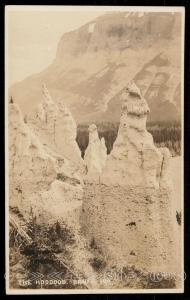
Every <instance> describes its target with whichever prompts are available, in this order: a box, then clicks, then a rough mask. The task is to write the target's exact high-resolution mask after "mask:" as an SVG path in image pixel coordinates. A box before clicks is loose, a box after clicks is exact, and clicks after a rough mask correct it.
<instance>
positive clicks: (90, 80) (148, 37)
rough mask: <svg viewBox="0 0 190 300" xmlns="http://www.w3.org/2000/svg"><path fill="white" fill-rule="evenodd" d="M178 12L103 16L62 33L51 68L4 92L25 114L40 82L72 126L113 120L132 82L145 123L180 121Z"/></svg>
mask: <svg viewBox="0 0 190 300" xmlns="http://www.w3.org/2000/svg"><path fill="white" fill-rule="evenodd" d="M180 31H181V19H180V14H179V13H139V12H134V13H126V12H119V13H108V14H105V15H103V16H101V17H98V18H97V19H95V20H94V21H93V22H90V23H88V24H86V25H84V26H82V27H81V28H79V29H77V30H75V31H72V32H68V33H65V34H64V35H63V36H62V38H61V40H60V42H59V44H58V49H57V55H56V58H55V60H54V61H53V62H52V64H51V65H50V66H49V67H48V68H47V69H45V70H44V71H42V72H41V73H39V74H35V75H33V76H30V77H28V78H26V79H25V80H24V81H22V82H19V83H17V84H15V85H14V86H12V87H11V88H10V91H9V93H10V95H11V96H12V97H13V98H14V100H15V101H16V102H18V103H19V105H20V107H21V109H22V110H23V111H24V113H25V114H28V113H31V112H32V111H33V109H34V108H35V107H36V105H37V104H38V103H39V102H40V101H41V97H42V95H41V86H42V84H43V83H44V82H45V83H46V85H47V87H48V89H49V91H50V92H51V95H52V97H53V98H54V100H55V101H57V102H58V103H59V102H60V101H64V102H65V103H66V104H67V105H68V106H69V107H70V109H71V111H72V113H73V115H74V117H75V119H76V121H77V122H78V123H80V122H93V121H94V122H95V121H101V120H105V121H118V120H119V115H120V102H121V95H122V91H123V89H124V88H125V86H126V85H127V83H128V81H130V80H131V79H133V80H134V81H135V82H136V84H137V85H138V86H139V87H140V89H141V91H142V93H143V95H144V96H145V97H146V99H147V101H148V104H149V106H150V108H151V112H152V113H151V119H152V120H154V121H157V120H159V121H161V120H179V119H180V103H181V99H180V83H181V78H180V74H181V69H180V62H181V57H180V49H181V46H180Z"/></svg>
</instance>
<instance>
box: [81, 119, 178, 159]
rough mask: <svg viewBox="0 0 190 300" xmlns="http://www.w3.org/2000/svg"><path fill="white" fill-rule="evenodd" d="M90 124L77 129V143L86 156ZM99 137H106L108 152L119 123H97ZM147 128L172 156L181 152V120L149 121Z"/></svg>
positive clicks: (158, 145)
mask: <svg viewBox="0 0 190 300" xmlns="http://www.w3.org/2000/svg"><path fill="white" fill-rule="evenodd" d="M88 126H89V124H80V125H78V129H77V143H78V145H79V148H80V150H81V152H82V157H84V153H85V150H86V148H87V146H88ZM96 126H97V128H98V134H99V137H100V138H101V137H104V138H105V143H106V147H107V153H108V154H109V153H110V152H111V150H112V148H113V143H114V141H115V139H116V137H117V132H118V127H119V123H110V122H102V123H96ZM147 130H148V131H149V132H150V133H151V134H152V136H153V138H154V143H155V145H156V146H157V147H167V148H169V150H170V152H171V154H172V156H177V155H180V154H181V125H180V123H179V122H149V123H148V124H147Z"/></svg>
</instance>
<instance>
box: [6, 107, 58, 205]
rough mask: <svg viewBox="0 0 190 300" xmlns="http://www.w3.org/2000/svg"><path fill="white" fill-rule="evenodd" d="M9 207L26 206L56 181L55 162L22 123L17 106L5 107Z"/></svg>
mask: <svg viewBox="0 0 190 300" xmlns="http://www.w3.org/2000/svg"><path fill="white" fill-rule="evenodd" d="M8 130H9V174H10V178H9V180H10V182H9V184H10V191H9V193H10V204H11V205H14V202H15V203H16V204H17V205H18V206H19V207H24V206H25V204H26V205H28V203H29V202H28V198H29V197H30V195H31V194H33V193H34V194H35V193H36V192H37V191H38V192H40V191H42V190H46V189H48V187H49V185H50V184H51V183H52V182H53V181H54V180H55V179H56V167H55V160H54V159H53V158H52V157H51V156H49V155H48V154H47V153H46V152H45V151H44V149H43V146H42V144H41V143H40V141H39V140H38V138H37V137H36V136H35V135H34V134H33V133H32V131H31V130H30V129H29V128H28V126H27V125H26V124H25V123H24V121H23V117H22V114H21V111H20V109H19V107H18V106H17V105H16V104H9V126H8Z"/></svg>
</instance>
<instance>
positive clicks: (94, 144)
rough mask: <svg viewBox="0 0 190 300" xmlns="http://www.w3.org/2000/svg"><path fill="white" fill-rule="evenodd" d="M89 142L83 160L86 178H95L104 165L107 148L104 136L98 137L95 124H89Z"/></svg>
mask: <svg viewBox="0 0 190 300" xmlns="http://www.w3.org/2000/svg"><path fill="white" fill-rule="evenodd" d="M88 130H89V144H88V147H87V149H86V151H85V155H84V162H85V164H86V166H87V176H86V179H87V180H97V179H98V178H99V176H100V174H101V172H102V169H103V167H104V166H105V162H106V158H107V148H106V145H105V140H104V138H101V140H100V139H99V136H98V132H97V127H96V125H95V124H92V125H90V126H89V129H88Z"/></svg>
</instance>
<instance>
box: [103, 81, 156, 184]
mask: <svg viewBox="0 0 190 300" xmlns="http://www.w3.org/2000/svg"><path fill="white" fill-rule="evenodd" d="M149 112H150V110H149V107H148V105H147V102H146V100H145V99H144V98H143V97H142V95H141V92H140V90H139V89H138V87H137V86H136V85H135V83H134V82H132V83H130V84H129V86H128V87H127V88H126V90H125V92H124V94H123V105H122V114H121V118H120V126H119V130H118V135H117V139H116V141H115V143H114V145H113V150H112V152H111V154H110V155H109V156H108V159H107V162H106V167H105V169H104V170H103V172H102V175H101V180H102V182H104V183H108V182H110V183H111V184H116V185H117V184H119V185H130V186H136V185H137V186H139V185H141V186H146V187H156V188H158V187H159V178H158V177H159V176H160V167H161V162H162V154H161V153H160V151H159V150H158V149H157V148H156V147H155V145H154V143H153V138H152V135H151V134H150V133H149V132H148V131H147V130H146V120H147V116H148V114H149ZM111 170H112V171H111Z"/></svg>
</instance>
